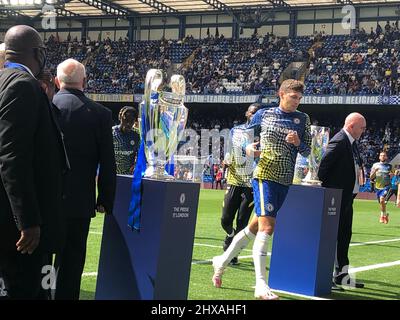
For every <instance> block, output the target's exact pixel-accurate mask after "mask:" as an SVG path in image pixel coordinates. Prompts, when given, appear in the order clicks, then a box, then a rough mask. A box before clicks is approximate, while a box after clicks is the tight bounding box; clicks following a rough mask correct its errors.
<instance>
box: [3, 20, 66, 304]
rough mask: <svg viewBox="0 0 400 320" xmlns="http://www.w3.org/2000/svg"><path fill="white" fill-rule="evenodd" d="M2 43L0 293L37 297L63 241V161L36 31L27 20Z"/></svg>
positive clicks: (29, 297) (42, 49)
mask: <svg viewBox="0 0 400 320" xmlns="http://www.w3.org/2000/svg"><path fill="white" fill-rule="evenodd" d="M5 47H6V64H5V69H4V70H1V71H0V282H1V285H0V287H1V292H0V298H1V297H7V298H10V299H38V298H40V292H41V282H42V276H43V275H42V271H43V270H48V269H47V268H46V269H43V267H44V266H45V265H48V264H49V261H48V260H47V258H48V256H49V255H48V254H49V253H51V252H55V251H56V250H58V248H59V244H60V242H59V240H60V238H59V236H58V235H59V230H60V227H61V226H62V221H61V215H60V205H61V198H62V187H63V173H65V171H66V170H67V168H68V160H67V157H66V154H65V152H64V151H65V150H64V145H63V141H62V135H61V132H60V130H59V127H58V125H57V122H56V121H55V116H54V115H53V109H52V108H51V106H50V102H49V100H48V98H47V96H46V94H45V93H44V91H43V90H42V88H41V87H40V85H39V82H38V80H37V79H36V77H37V76H38V75H39V74H40V73H41V71H42V70H43V67H44V65H45V60H46V59H45V49H44V45H43V42H42V40H41V38H40V36H39V34H38V33H37V31H36V30H35V29H33V28H31V27H29V26H25V25H17V26H14V27H12V28H10V29H9V30H8V31H7V33H6V35H5ZM44 289H46V288H44Z"/></svg>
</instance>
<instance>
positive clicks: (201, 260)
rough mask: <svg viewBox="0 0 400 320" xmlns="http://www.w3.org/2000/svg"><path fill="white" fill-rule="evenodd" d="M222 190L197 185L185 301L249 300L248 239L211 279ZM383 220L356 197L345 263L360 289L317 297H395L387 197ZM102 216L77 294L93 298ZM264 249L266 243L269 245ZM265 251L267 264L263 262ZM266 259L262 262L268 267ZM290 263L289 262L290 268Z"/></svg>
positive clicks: (395, 235) (396, 233)
mask: <svg viewBox="0 0 400 320" xmlns="http://www.w3.org/2000/svg"><path fill="white" fill-rule="evenodd" d="M223 196H224V191H217V190H202V191H201V193H200V202H199V210H198V216H197V224H196V235H195V239H194V248H193V259H192V268H191V273H190V285H189V299H190V300H203V299H207V300H249V299H254V298H253V293H254V289H253V286H254V281H255V279H254V267H253V263H252V258H251V248H252V245H251V244H250V245H249V246H248V248H247V249H245V250H243V251H242V252H241V255H240V256H239V262H240V263H239V265H237V266H232V267H229V268H228V269H227V270H226V272H225V274H224V277H223V286H222V288H220V289H217V288H214V287H213V285H212V282H211V278H212V275H213V268H212V266H211V259H212V257H213V256H215V255H219V254H221V252H222V242H223V239H224V237H225V234H224V232H223V230H222V228H221V226H220V215H221V205H222V199H223ZM388 212H389V213H390V216H389V218H390V221H389V224H387V225H384V224H381V223H379V222H378V220H379V208H378V203H377V201H371V200H356V201H355V205H354V220H353V237H352V243H351V245H350V264H351V266H350V267H351V268H352V270H350V273H352V272H354V275H355V277H356V278H357V280H360V281H362V282H364V283H365V288H363V289H348V290H346V291H344V292H333V293H332V294H331V295H329V296H324V297H322V298H323V299H334V300H338V299H346V300H348V299H353V300H354V299H359V300H369V299H379V300H397V299H400V272H399V269H400V260H399V259H400V258H399V252H400V209H398V208H396V207H395V205H394V203H393V201H392V202H391V203H389V204H388ZM103 219H104V216H103V215H101V214H98V215H97V217H96V218H95V219H93V220H92V223H91V227H90V234H89V239H88V251H87V259H86V265H85V270H84V274H83V277H82V287H81V297H80V298H81V299H84V300H92V299H94V292H95V288H96V275H97V266H98V260H99V253H100V242H101V234H102V229H103ZM269 245H270V246H269V251H270V248H271V243H270V244H269ZM269 258H270V256H268V264H269ZM268 264H267V266H268ZM294 268H295V267H294ZM267 272H268V270H267ZM278 294H279V296H280V297H281V300H299V299H300V300H303V299H316V298H315V297H307V296H300V295H294V294H288V293H278Z"/></svg>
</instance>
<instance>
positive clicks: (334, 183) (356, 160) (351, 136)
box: [318, 113, 366, 288]
mask: <svg viewBox="0 0 400 320" xmlns="http://www.w3.org/2000/svg"><path fill="white" fill-rule="evenodd" d="M365 129H366V121H365V118H364V117H363V116H362V115H361V114H359V113H351V114H349V115H348V116H347V118H346V120H345V123H344V127H343V129H342V130H341V131H340V132H338V133H337V134H336V135H335V136H334V137H333V138H332V139H331V140H330V141H329V144H328V147H327V150H326V153H325V155H324V156H323V158H322V160H321V164H320V167H319V171H318V177H319V179H320V180H321V181H322V186H323V187H327V188H337V189H342V190H343V192H342V203H341V207H340V218H339V229H338V237H337V244H336V261H335V271H334V279H333V282H334V284H336V285H346V286H351V287H356V288H363V287H364V284H363V283H361V282H355V281H354V280H353V279H351V278H350V277H349V274H348V268H349V257H348V252H349V245H350V240H351V235H352V231H351V229H352V223H353V199H354V198H355V196H356V195H357V193H358V191H359V187H360V185H362V184H364V181H363V179H364V175H363V169H362V161H361V157H360V154H359V152H358V148H357V140H358V139H360V137H361V135H362V134H363V132H364V131H365Z"/></svg>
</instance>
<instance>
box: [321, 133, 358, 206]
mask: <svg viewBox="0 0 400 320" xmlns="http://www.w3.org/2000/svg"><path fill="white" fill-rule="evenodd" d="M318 177H319V179H320V180H321V181H322V186H323V187H327V188H337V189H342V190H343V193H342V203H343V204H345V201H347V200H350V199H352V196H353V190H354V182H355V179H356V173H355V167H354V158H353V151H352V148H351V144H350V140H349V138H348V137H347V135H346V133H345V132H344V131H343V129H342V130H340V131H339V132H338V133H337V134H336V135H335V136H334V137H333V138H332V139H331V140H330V141H329V143H328V147H327V149H326V152H325V154H324V156H323V157H322V160H321V164H320V167H319V170H318Z"/></svg>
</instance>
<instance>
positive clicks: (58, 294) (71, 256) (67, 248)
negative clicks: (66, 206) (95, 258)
mask: <svg viewBox="0 0 400 320" xmlns="http://www.w3.org/2000/svg"><path fill="white" fill-rule="evenodd" d="M89 225H90V218H82V219H80V218H78V219H69V220H67V222H66V238H65V244H64V247H63V249H62V250H61V251H60V252H59V253H57V254H56V257H55V262H54V267H55V269H56V272H57V282H56V290H55V299H56V300H78V299H79V292H80V288H81V278H82V272H83V268H84V266H85V260H86V243H87V237H88V234H89Z"/></svg>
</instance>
